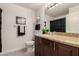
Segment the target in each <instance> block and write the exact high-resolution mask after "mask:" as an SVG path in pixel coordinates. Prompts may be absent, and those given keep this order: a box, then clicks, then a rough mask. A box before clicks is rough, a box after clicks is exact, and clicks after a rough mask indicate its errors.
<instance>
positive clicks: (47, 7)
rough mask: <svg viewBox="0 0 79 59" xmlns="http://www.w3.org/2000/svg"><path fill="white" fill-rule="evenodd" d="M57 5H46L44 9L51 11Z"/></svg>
mask: <svg viewBox="0 0 79 59" xmlns="http://www.w3.org/2000/svg"><path fill="white" fill-rule="evenodd" d="M57 5H58V3H50V4H47V5H46V9H47V10H49V9H52V8H54V7H55V6H57Z"/></svg>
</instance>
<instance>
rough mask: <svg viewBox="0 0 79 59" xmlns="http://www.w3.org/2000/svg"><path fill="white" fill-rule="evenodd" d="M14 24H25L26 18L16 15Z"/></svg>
mask: <svg viewBox="0 0 79 59" xmlns="http://www.w3.org/2000/svg"><path fill="white" fill-rule="evenodd" d="M16 24H20V25H25V24H26V18H24V17H20V16H16Z"/></svg>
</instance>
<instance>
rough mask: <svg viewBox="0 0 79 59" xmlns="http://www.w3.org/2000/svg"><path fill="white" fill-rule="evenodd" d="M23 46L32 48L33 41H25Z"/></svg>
mask: <svg viewBox="0 0 79 59" xmlns="http://www.w3.org/2000/svg"><path fill="white" fill-rule="evenodd" d="M25 48H26V49H27V50H29V51H30V50H34V41H27V42H26V43H25Z"/></svg>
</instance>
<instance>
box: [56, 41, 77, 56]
mask: <svg viewBox="0 0 79 59" xmlns="http://www.w3.org/2000/svg"><path fill="white" fill-rule="evenodd" d="M55 50H56V52H57V56H78V48H76V47H72V46H69V45H65V44H61V43H57V42H56V43H55Z"/></svg>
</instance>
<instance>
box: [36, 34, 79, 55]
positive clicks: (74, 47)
mask: <svg viewBox="0 0 79 59" xmlns="http://www.w3.org/2000/svg"><path fill="white" fill-rule="evenodd" d="M35 55H36V56H78V55H79V37H78V34H77V35H75V34H53V35H51V34H42V35H35Z"/></svg>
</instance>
